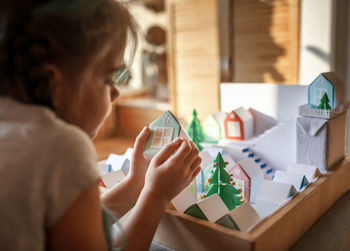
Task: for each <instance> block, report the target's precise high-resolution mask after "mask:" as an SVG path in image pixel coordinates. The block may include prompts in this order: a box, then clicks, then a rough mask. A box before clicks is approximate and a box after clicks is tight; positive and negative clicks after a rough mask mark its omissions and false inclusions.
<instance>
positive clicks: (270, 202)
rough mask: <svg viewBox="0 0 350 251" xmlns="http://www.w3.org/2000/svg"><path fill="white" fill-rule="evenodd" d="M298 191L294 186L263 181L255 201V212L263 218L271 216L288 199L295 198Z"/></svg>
mask: <svg viewBox="0 0 350 251" xmlns="http://www.w3.org/2000/svg"><path fill="white" fill-rule="evenodd" d="M296 193H297V190H296V189H295V188H294V186H293V185H290V184H285V183H280V182H275V181H271V180H263V182H262V183H261V186H260V189H259V192H258V194H257V196H256V200H255V210H256V211H257V212H258V214H259V216H260V217H261V218H264V217H265V216H267V215H269V214H271V213H272V212H274V211H275V210H276V209H277V208H279V207H280V206H281V205H282V204H283V203H284V202H286V201H287V200H288V198H290V197H292V196H294V195H295V194H296Z"/></svg>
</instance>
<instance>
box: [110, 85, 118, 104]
mask: <svg viewBox="0 0 350 251" xmlns="http://www.w3.org/2000/svg"><path fill="white" fill-rule="evenodd" d="M118 97H119V90H118V89H117V87H115V86H113V87H112V88H111V102H113V101H114V100H115V99H116V98H118Z"/></svg>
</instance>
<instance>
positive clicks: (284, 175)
mask: <svg viewBox="0 0 350 251" xmlns="http://www.w3.org/2000/svg"><path fill="white" fill-rule="evenodd" d="M273 181H276V182H281V183H286V184H291V185H293V186H294V187H295V189H296V190H297V191H299V190H301V189H302V188H304V187H305V186H307V185H308V184H309V181H308V179H307V178H306V177H305V175H304V174H300V173H288V172H283V171H279V170H277V171H276V173H275V175H274V177H273Z"/></svg>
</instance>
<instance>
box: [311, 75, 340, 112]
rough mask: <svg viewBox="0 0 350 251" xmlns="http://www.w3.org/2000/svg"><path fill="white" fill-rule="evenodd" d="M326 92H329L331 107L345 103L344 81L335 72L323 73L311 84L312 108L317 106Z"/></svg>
mask: <svg viewBox="0 0 350 251" xmlns="http://www.w3.org/2000/svg"><path fill="white" fill-rule="evenodd" d="M324 93H327V96H328V98H329V105H330V107H331V109H334V108H336V107H337V106H339V105H341V104H343V102H344V83H343V82H342V81H341V80H339V78H338V77H337V76H336V74H335V73H334V72H326V73H321V74H320V75H319V76H318V77H317V78H316V79H315V80H314V81H312V83H311V84H310V85H309V90H308V105H309V107H310V108H316V107H317V106H318V105H319V104H320V100H321V98H322V96H323V94H324Z"/></svg>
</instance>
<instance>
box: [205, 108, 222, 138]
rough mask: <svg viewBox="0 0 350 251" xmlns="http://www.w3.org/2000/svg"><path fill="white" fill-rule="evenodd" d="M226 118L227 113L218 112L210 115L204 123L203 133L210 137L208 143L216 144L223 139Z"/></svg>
mask: <svg viewBox="0 0 350 251" xmlns="http://www.w3.org/2000/svg"><path fill="white" fill-rule="evenodd" d="M225 118H226V114H225V113H223V112H216V113H213V114H211V115H209V117H208V118H207V119H206V120H205V121H204V123H203V131H204V133H205V135H207V137H208V138H207V139H206V142H210V143H216V142H218V141H219V140H220V139H222V138H223V135H224V120H225Z"/></svg>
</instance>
